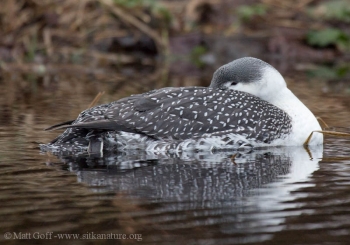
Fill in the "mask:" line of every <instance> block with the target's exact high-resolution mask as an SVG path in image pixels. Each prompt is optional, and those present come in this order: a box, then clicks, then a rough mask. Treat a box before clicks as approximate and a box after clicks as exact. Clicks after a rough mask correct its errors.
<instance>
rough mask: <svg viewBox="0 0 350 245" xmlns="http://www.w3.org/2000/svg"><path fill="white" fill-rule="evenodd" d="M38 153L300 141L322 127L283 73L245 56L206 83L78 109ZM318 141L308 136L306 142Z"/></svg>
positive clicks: (232, 146)
mask: <svg viewBox="0 0 350 245" xmlns="http://www.w3.org/2000/svg"><path fill="white" fill-rule="evenodd" d="M59 128H65V129H66V130H65V131H64V133H63V134H61V135H60V136H58V137H57V138H56V139H54V140H53V141H52V142H50V143H49V144H45V145H41V149H42V150H43V151H51V152H69V153H73V154H74V153H84V152H89V153H94V152H101V153H102V152H103V151H104V150H126V149H144V150H147V151H169V152H174V151H184V150H206V149H237V148H242V147H264V146H301V145H303V144H304V142H305V141H306V139H307V138H308V136H309V135H310V133H311V132H312V131H315V130H321V127H320V125H319V123H318V121H317V119H316V118H315V116H314V115H313V114H312V112H311V111H310V110H309V109H308V108H307V107H306V106H305V105H304V104H303V103H302V102H301V101H300V100H299V99H298V98H297V97H296V96H295V95H294V94H293V93H292V92H291V91H290V90H289V89H288V88H287V85H286V82H285V81H284V79H283V77H282V75H281V74H280V73H279V72H278V71H277V70H276V69H275V68H273V67H272V66H271V65H269V64H268V63H266V62H264V61H262V60H259V59H256V58H251V57H246V58H241V59H237V60H234V61H232V62H230V63H228V64H226V65H224V66H222V67H220V68H219V69H218V70H216V71H215V73H214V75H213V79H212V81H211V84H210V86H209V87H179V88H174V87H168V88H162V89H158V90H153V91H150V92H147V93H143V94H138V95H131V96H130V97H126V98H123V99H120V100H117V101H114V102H112V103H110V104H103V105H99V106H96V107H93V108H90V109H87V110H85V111H83V112H81V113H80V115H79V116H78V118H77V119H76V120H73V121H68V122H64V123H60V124H57V125H54V126H52V127H50V128H49V129H59ZM322 143H323V136H322V134H314V135H313V136H312V138H311V140H310V141H309V145H318V144H322Z"/></svg>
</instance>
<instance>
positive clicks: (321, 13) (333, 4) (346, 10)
mask: <svg viewBox="0 0 350 245" xmlns="http://www.w3.org/2000/svg"><path fill="white" fill-rule="evenodd" d="M310 13H311V15H312V16H314V17H315V18H322V19H326V20H337V21H342V22H346V23H350V3H349V1H348V0H335V1H328V2H325V3H322V4H320V5H318V6H317V7H314V8H312V9H311V11H310Z"/></svg>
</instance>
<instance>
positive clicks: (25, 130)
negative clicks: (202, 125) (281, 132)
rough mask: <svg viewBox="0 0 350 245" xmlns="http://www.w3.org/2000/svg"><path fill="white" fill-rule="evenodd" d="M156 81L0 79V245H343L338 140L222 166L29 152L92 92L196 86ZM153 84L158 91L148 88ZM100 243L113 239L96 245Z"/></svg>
mask: <svg viewBox="0 0 350 245" xmlns="http://www.w3.org/2000/svg"><path fill="white" fill-rule="evenodd" d="M159 76H161V77H162V76H163V74H162V73H160V74H156V75H155V74H154V73H150V74H146V75H141V77H142V79H140V77H131V78H130V77H126V78H120V77H113V76H112V77H108V78H106V77H103V78H98V79H97V78H94V79H91V78H89V77H79V76H67V77H63V76H58V77H56V76H49V77H44V78H42V77H35V76H34V77H28V76H24V75H23V76H22V75H18V74H7V75H4V76H3V79H2V80H1V81H0V86H1V87H3V88H5V89H4V90H2V91H1V92H0V97H1V98H0V105H1V109H0V201H1V205H0V207H1V208H0V217H1V219H0V232H1V234H0V239H1V241H2V242H8V243H11V244H16V243H17V242H25V243H45V244H46V243H48V242H51V241H52V242H56V243H58V242H60V240H61V239H60V238H62V237H60V236H61V235H62V234H79V235H80V237H79V238H78V239H75V238H74V237H70V238H69V237H67V236H66V237H63V239H64V240H65V241H69V242H70V241H72V240H74V243H76V244H83V243H84V244H85V243H92V242H94V243H103V244H104V243H121V244H124V243H125V244H133V243H140V244H143V243H145V244H349V243H350V242H349V241H350V139H349V138H334V137H327V138H326V142H325V145H324V147H315V148H313V149H310V150H309V151H306V150H305V149H304V148H293V147H290V148H274V149H268V150H261V151H254V152H253V153H250V154H243V153H242V154H239V155H237V156H236V157H235V158H234V159H233V158H232V157H231V156H232V153H228V152H226V153H215V154H214V153H205V152H204V153H196V154H194V153H193V154H191V153H187V154H180V155H166V154H159V155H149V154H146V153H144V152H129V153H124V154H119V155H105V156H104V157H103V158H102V159H98V158H80V159H75V158H73V157H65V158H62V159H58V158H56V157H55V156H52V155H48V154H43V153H40V151H39V149H38V143H39V142H48V141H49V140H50V139H52V138H54V137H55V136H56V135H57V134H58V133H59V132H44V131H42V129H43V128H45V127H48V126H50V125H51V124H55V123H57V122H60V121H65V120H69V119H71V118H74V117H76V115H77V113H79V112H80V111H81V110H83V109H85V108H86V107H87V106H88V105H89V103H90V102H91V101H92V100H93V98H94V96H95V95H96V94H97V92H98V91H102V90H105V91H108V92H107V93H106V95H105V96H104V97H103V98H102V101H101V103H102V102H108V101H112V100H115V99H117V98H120V97H123V96H126V95H128V94H130V93H136V92H143V91H145V90H146V91H147V90H150V89H153V88H155V87H163V86H170V85H171V86H184V85H195V84H197V85H198V84H200V80H199V79H198V78H196V77H193V78H191V77H190V78H186V79H184V78H179V77H171V78H168V77H167V76H166V79H159ZM154 80H156V81H162V82H158V83H156V84H155V85H154V83H153V81H154ZM207 80H208V81H209V80H210V79H209V78H208V79H207ZM296 80H298V79H295V78H293V77H292V78H290V87H291V88H292V90H293V91H295V93H296V94H297V95H298V96H299V97H300V98H301V99H302V100H303V101H304V102H305V103H306V104H307V105H308V106H309V107H310V108H311V110H312V111H314V112H315V114H316V115H318V116H321V117H322V118H323V119H325V121H326V122H327V123H329V124H330V125H333V126H338V127H344V128H340V129H341V130H343V131H347V132H349V131H350V129H349V123H348V122H349V119H350V109H349V108H350V107H349V105H348V103H347V102H348V101H349V99H348V95H346V94H342V95H341V96H340V95H339V94H338V95H337V97H335V96H334V95H332V94H326V95H325V94H322V88H324V86H326V85H324V84H319V83H318V81H308V82H296ZM130 81H132V82H130ZM330 102H332V103H331V104H330ZM6 232H9V233H6ZM101 234H110V235H111V234H114V237H113V239H105V238H107V237H104V239H98V238H99V237H98V235H101ZM123 234H125V236H126V237H125V238H126V239H123V237H122V235H123ZM118 235H119V236H118ZM20 238H21V239H20ZM83 238H86V239H83ZM110 238H111V237H110ZM23 240H25V241H23Z"/></svg>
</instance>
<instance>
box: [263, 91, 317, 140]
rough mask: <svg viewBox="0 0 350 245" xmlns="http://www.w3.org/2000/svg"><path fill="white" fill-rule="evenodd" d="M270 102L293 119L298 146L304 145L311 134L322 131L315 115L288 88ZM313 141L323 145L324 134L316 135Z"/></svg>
mask: <svg viewBox="0 0 350 245" xmlns="http://www.w3.org/2000/svg"><path fill="white" fill-rule="evenodd" d="M269 102H270V103H271V104H273V105H275V106H277V107H279V108H280V109H282V110H283V111H285V112H286V113H287V114H288V115H289V116H290V117H291V119H292V124H293V126H292V127H293V134H294V138H295V141H298V142H297V143H298V144H300V143H301V144H303V143H304V142H305V140H306V139H307V137H308V136H309V135H310V134H311V132H313V131H315V130H322V129H321V127H320V124H319V123H318V121H317V119H316V117H315V116H314V114H313V113H312V112H311V111H310V110H309V109H308V108H307V107H306V106H305V105H304V104H303V103H302V102H301V101H300V100H299V99H298V98H297V97H296V96H295V95H294V94H293V93H292V91H290V90H289V89H288V88H287V87H286V88H284V89H283V90H282V91H281V92H280V93H278V94H277V95H275V96H274V97H273V98H271V100H269ZM293 140H294V139H293ZM311 141H312V142H311V143H312V144H321V143H322V142H323V136H322V134H320V133H319V134H316V135H315V134H314V136H313V137H312V139H311Z"/></svg>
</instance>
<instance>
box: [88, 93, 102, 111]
mask: <svg viewBox="0 0 350 245" xmlns="http://www.w3.org/2000/svg"><path fill="white" fill-rule="evenodd" d="M104 94H105V91H102V92H98V94H97V95H96V96H95V99H94V100H93V101H92V102H91V103H90V105H89V107H88V108H91V107H93V106H95V105H96V104H97V102H98V101H99V100H100V99H101V97H102V95H104Z"/></svg>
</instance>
